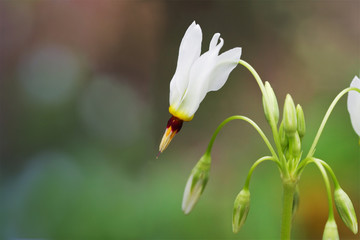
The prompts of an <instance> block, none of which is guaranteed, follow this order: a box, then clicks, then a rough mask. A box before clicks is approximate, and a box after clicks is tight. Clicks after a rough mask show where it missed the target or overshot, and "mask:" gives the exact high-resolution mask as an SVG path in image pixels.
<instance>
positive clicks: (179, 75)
mask: <svg viewBox="0 0 360 240" xmlns="http://www.w3.org/2000/svg"><path fill="white" fill-rule="evenodd" d="M219 38H220V33H215V34H214V36H213V37H212V39H211V42H210V46H209V51H207V52H205V53H204V54H202V55H201V56H200V53H201V41H202V32H201V28H200V26H199V25H198V24H196V23H195V21H194V22H193V23H192V24H191V25H190V26H189V28H188V29H187V30H186V32H185V35H184V37H183V39H182V41H181V44H180V49H179V57H178V62H177V67H176V71H175V74H174V76H173V78H172V80H171V82H170V107H169V111H170V113H171V114H172V115H173V116H175V117H177V118H179V119H181V120H183V121H190V120H191V119H192V118H193V117H194V114H195V112H196V110H197V109H198V108H199V105H200V103H201V101H202V100H203V99H204V97H205V95H206V94H207V93H208V92H210V91H217V90H219V89H220V88H221V87H222V86H223V85H224V84H225V82H226V80H227V78H228V76H229V74H230V72H231V71H232V70H233V69H234V68H235V67H236V65H237V64H238V62H239V60H240V56H241V48H239V47H237V48H233V49H231V50H229V51H226V52H224V53H222V54H220V55H219V51H220V49H221V47H222V46H223V44H224V40H223V39H222V38H220V42H219Z"/></svg>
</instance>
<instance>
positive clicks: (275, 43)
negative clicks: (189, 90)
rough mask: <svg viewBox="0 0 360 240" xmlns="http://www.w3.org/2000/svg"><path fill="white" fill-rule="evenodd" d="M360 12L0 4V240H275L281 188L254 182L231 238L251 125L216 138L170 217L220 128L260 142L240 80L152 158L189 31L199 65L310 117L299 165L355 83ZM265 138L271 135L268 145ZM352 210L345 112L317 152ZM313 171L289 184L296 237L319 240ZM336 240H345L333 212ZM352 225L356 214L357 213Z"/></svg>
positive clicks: (252, 145) (248, 159)
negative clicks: (217, 49)
mask: <svg viewBox="0 0 360 240" xmlns="http://www.w3.org/2000/svg"><path fill="white" fill-rule="evenodd" d="M359 12H360V2H359V1H357V0H354V1H317V2H312V1H296V2H295V1H272V2H270V1H194V2H192V1H121V0H118V1H116V0H103V1H95V0H87V1H81V0H79V1H75V0H74V1H41V0H38V1H36V0H29V1H5V0H3V1H0V33H1V34H0V84H1V86H0V135H1V138H0V139H1V141H0V154H1V157H0V161H1V168H0V169H1V185H0V189H1V190H0V191H1V192H0V194H1V197H0V206H1V208H0V234H1V236H0V238H1V239H22V238H41V239H89V238H90V239H278V238H279V234H280V216H281V181H280V177H279V172H278V170H277V169H276V167H275V165H273V164H270V163H265V164H263V165H261V166H260V167H258V168H257V169H256V171H255V172H254V175H253V178H252V182H251V186H250V191H251V194H252V195H251V197H252V199H251V209H250V212H249V216H248V219H247V222H246V223H245V225H244V227H243V228H242V230H241V231H240V232H239V233H238V234H237V235H235V234H233V233H232V230H231V214H232V208H233V201H234V198H235V196H236V195H237V193H238V192H239V191H240V189H241V188H242V186H243V184H244V181H245V176H246V174H247V171H248V170H249V168H250V166H251V164H252V163H253V162H254V161H255V160H256V159H257V158H259V157H261V156H264V155H267V154H269V152H268V150H267V149H266V147H265V145H264V144H263V142H262V140H261V138H260V137H259V136H258V135H257V133H256V131H254V130H253V129H252V128H251V127H250V126H249V125H247V124H246V123H243V122H232V123H230V124H228V126H227V127H226V128H224V130H223V131H222V132H221V133H220V134H219V136H218V138H217V140H216V142H215V145H214V149H213V165H212V170H211V175H210V180H209V182H208V185H207V188H206V190H205V191H204V193H203V196H202V197H201V199H200V202H199V203H198V204H197V206H196V208H195V209H194V211H193V212H192V213H191V214H190V215H189V216H185V215H184V214H183V213H182V211H181V201H182V194H183V190H184V187H185V183H186V180H187V178H188V176H189V174H190V171H191V169H192V167H193V166H194V165H195V164H196V162H197V161H198V159H199V158H200V157H201V155H202V154H203V152H204V150H205V148H206V145H207V143H208V141H209V139H210V136H211V135H212V133H213V131H214V130H215V128H216V127H217V125H218V124H219V123H220V122H221V121H222V120H223V119H225V118H226V117H228V116H230V115H234V114H241V115H246V116H248V117H250V118H252V119H253V120H254V121H255V122H257V123H258V124H259V125H260V126H261V127H262V128H263V130H264V131H265V132H266V133H267V134H269V133H270V132H269V128H268V126H267V124H266V121H265V118H264V115H263V110H262V102H261V95H260V91H259V89H258V87H257V84H256V82H255V81H254V79H253V78H252V76H251V75H250V73H249V72H248V71H247V70H246V69H245V68H244V67H241V66H239V67H237V68H236V69H235V70H234V71H233V72H232V73H231V75H230V78H229V80H228V82H227V84H226V85H225V86H224V87H223V88H222V89H221V90H220V91H219V92H216V93H210V94H208V96H207V97H206V99H205V101H204V102H203V103H202V104H201V106H200V108H199V110H198V111H197V113H196V115H195V118H194V119H193V121H191V122H190V123H185V124H184V126H183V129H182V130H181V132H180V133H179V134H178V135H177V136H176V138H175V139H174V140H173V142H172V143H171V144H170V146H169V148H168V149H167V150H166V151H165V152H164V153H163V154H162V155H161V156H160V157H159V159H156V158H155V156H156V155H157V151H158V144H159V142H160V139H161V137H162V134H163V132H164V130H165V126H166V122H167V120H168V118H169V117H170V115H169V113H168V110H167V108H168V97H169V81H170V79H171V78H172V75H173V74H174V72H175V68H176V62H177V54H178V47H179V44H180V41H181V39H182V37H183V34H184V32H185V30H186V29H187V27H188V26H189V25H190V23H191V22H192V21H193V20H196V22H197V23H198V24H200V25H201V27H202V30H203V51H205V50H206V49H207V47H208V44H209V41H210V39H211V37H212V35H213V34H214V33H216V32H220V33H221V34H222V37H223V38H224V40H225V45H224V47H223V51H225V50H228V49H230V48H233V47H236V46H240V47H242V48H243V54H242V57H241V58H242V59H244V60H245V61H247V62H249V63H250V64H252V65H253V66H254V67H255V69H256V70H257V71H258V72H259V74H260V76H262V78H263V80H264V81H265V80H267V81H269V82H270V83H271V84H272V86H273V88H274V90H275V92H276V94H277V97H278V101H279V104H280V106H282V103H283V100H284V98H285V95H286V93H290V94H291V95H292V96H293V98H294V100H295V102H296V103H300V104H301V105H302V106H303V109H304V111H305V117H306V121H307V127H308V128H307V135H306V136H305V138H304V144H303V145H304V150H305V152H307V150H308V149H309V146H310V145H311V143H312V140H313V138H314V136H315V133H316V131H317V128H318V126H319V125H320V122H321V120H322V117H323V115H324V114H325V112H326V110H327V108H328V106H329V105H330V103H331V101H332V100H333V98H334V97H335V96H336V94H337V93H338V92H340V91H341V90H342V89H344V88H345V87H347V86H348V85H349V84H350V81H351V80H352V78H353V77H354V75H356V74H359V70H360V68H359V67H360V17H359V16H360V15H359ZM269 138H270V135H269ZM316 156H317V157H318V158H321V159H324V160H326V161H327V162H328V163H329V164H330V165H331V166H332V167H333V169H334V171H335V173H336V174H337V176H338V178H339V180H340V183H341V184H342V186H343V188H344V189H345V191H346V192H347V193H348V194H349V195H350V196H351V198H352V200H353V203H354V206H355V208H356V210H357V213H358V214H359V212H360V178H359V172H360V157H359V145H358V136H357V135H356V134H355V132H354V131H353V129H352V126H351V123H350V119H349V115H348V112H347V110H346V100H345V99H342V100H341V101H340V102H339V103H338V105H337V107H336V108H335V110H334V112H333V115H332V116H331V117H330V120H329V122H328V124H327V126H326V128H325V131H324V133H323V135H322V137H321V139H320V142H319V144H318V146H317V151H316ZM325 196H326V193H325V190H324V183H323V181H322V179H321V176H320V174H319V172H318V171H317V170H316V168H315V167H314V166H309V167H308V168H307V169H306V171H305V172H304V174H303V176H302V179H301V182H300V207H299V211H298V213H297V215H296V217H295V220H294V225H293V231H292V232H293V239H320V238H321V236H322V231H323V227H324V225H325V222H326V219H327V202H326V199H325ZM336 218H337V223H338V228H339V232H340V237H341V238H342V239H360V238H359V234H358V235H357V236H354V235H353V234H352V233H351V232H350V230H348V229H347V228H346V227H345V225H344V224H343V223H342V222H341V220H339V217H338V215H337V214H336ZM358 218H360V217H359V215H358Z"/></svg>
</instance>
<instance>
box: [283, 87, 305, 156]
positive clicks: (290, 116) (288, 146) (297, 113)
mask: <svg viewBox="0 0 360 240" xmlns="http://www.w3.org/2000/svg"><path fill="white" fill-rule="evenodd" d="M305 131H306V127H305V116H304V112H303V110H302V107H301V106H300V105H299V104H298V105H297V106H296V107H295V104H294V101H293V99H292V97H291V96H290V94H287V95H286V98H285V103H284V113H283V119H282V122H281V124H280V128H279V135H280V143H281V147H282V149H283V151H284V152H285V153H286V157H287V158H288V159H291V158H298V157H299V156H300V154H301V140H302V138H303V137H304V135H305Z"/></svg>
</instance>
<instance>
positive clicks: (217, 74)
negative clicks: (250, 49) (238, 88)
mask: <svg viewBox="0 0 360 240" xmlns="http://www.w3.org/2000/svg"><path fill="white" fill-rule="evenodd" d="M240 56H241V48H240V47H237V48H233V49H231V50H229V51H226V52H224V53H222V54H221V55H220V56H219V57H218V58H217V63H216V66H215V68H214V69H213V71H212V73H211V76H210V79H209V89H208V91H217V90H219V89H220V88H222V86H224V84H225V83H226V80H227V79H228V77H229V75H230V73H231V71H232V70H233V69H234V68H235V67H236V65H237V64H238V62H239V61H240Z"/></svg>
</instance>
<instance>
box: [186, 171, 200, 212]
mask: <svg viewBox="0 0 360 240" xmlns="http://www.w3.org/2000/svg"><path fill="white" fill-rule="evenodd" d="M192 182H193V175H191V176H190V177H189V179H188V181H187V183H186V186H185V191H184V196H183V201H182V210H183V211H184V213H185V214H188V213H190V212H191V210H192V209H193V208H194V206H195V204H196V203H197V201H198V200H199V197H200V195H201V191H202V188H203V181H202V179H199V181H198V182H196V183H195V186H194V187H193V189H192V191H191V186H192Z"/></svg>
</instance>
